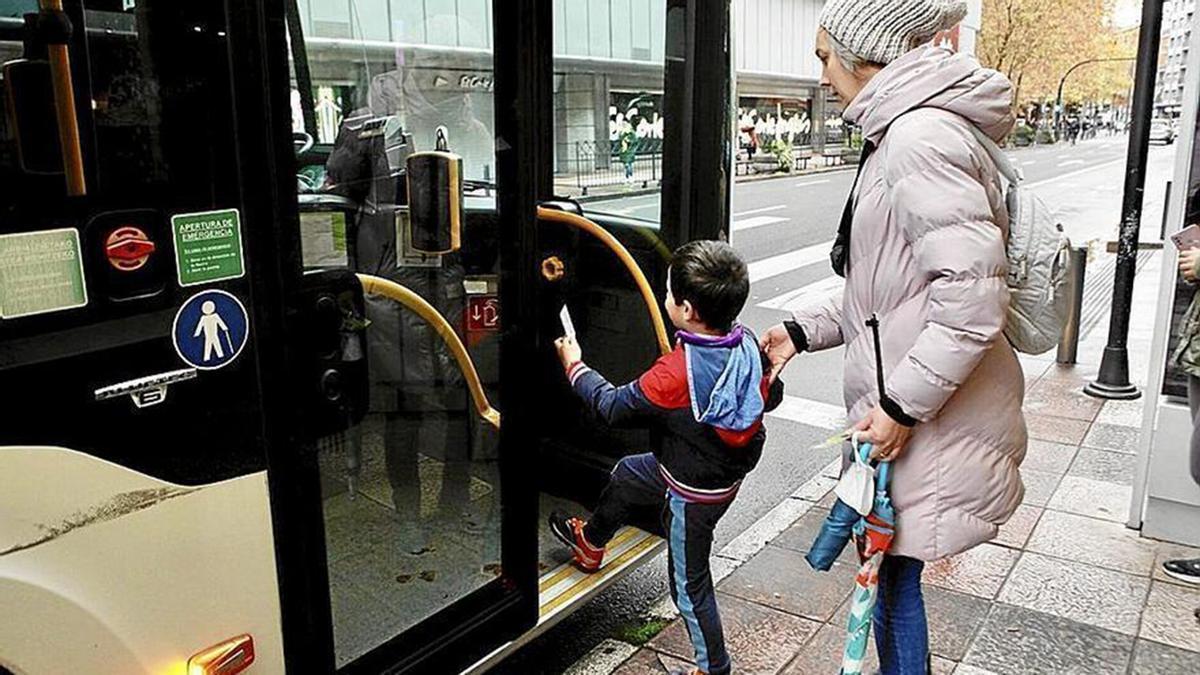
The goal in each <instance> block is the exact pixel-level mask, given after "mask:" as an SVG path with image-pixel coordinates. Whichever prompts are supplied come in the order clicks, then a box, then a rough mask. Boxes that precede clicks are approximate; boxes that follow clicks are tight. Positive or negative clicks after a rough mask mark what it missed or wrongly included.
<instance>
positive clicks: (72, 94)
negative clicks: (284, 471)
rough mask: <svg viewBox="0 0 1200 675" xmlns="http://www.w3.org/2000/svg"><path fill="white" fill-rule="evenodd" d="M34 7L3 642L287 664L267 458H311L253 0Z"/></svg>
mask: <svg viewBox="0 0 1200 675" xmlns="http://www.w3.org/2000/svg"><path fill="white" fill-rule="evenodd" d="M44 4H45V10H46V12H45V13H44V14H43V15H42V18H41V19H39V16H38V12H39V7H38V3H37V2H23V1H18V2H12V3H6V5H5V7H4V14H3V16H0V60H2V61H3V71H2V75H0V77H2V79H0V96H3V97H4V99H5V101H4V110H5V113H4V114H3V115H0V387H2V388H3V391H4V392H5V393H4V406H3V408H4V409H3V412H2V413H0V418H2V421H0V495H3V496H2V497H0V606H4V607H5V608H7V609H6V611H5V616H4V618H3V619H0V664H3V665H4V666H8V667H11V668H12V669H13V670H14V671H15V672H22V673H25V672H28V673H36V672H45V673H51V672H113V673H118V672H120V673H133V672H179V671H182V670H183V669H184V668H185V667H186V666H185V664H186V663H187V661H188V659H189V658H190V657H191V656H192V655H193V654H196V653H198V652H201V651H203V650H204V649H205V648H207V647H209V646H212V645H215V644H220V643H222V642H224V641H226V640H229V639H231V638H237V637H238V636H241V635H244V636H249V637H250V638H252V640H253V648H254V653H255V654H257V660H256V662H257V663H258V664H259V665H258V666H257V667H259V668H261V671H260V672H275V671H278V670H279V669H280V668H281V667H282V664H283V660H284V645H283V641H282V640H281V617H282V616H283V614H282V613H281V606H280V597H281V596H280V585H279V583H278V581H277V570H278V569H279V568H278V567H277V564H276V563H277V556H276V549H275V546H274V544H275V543H276V542H275V539H274V537H273V533H276V534H278V533H279V529H278V528H277V527H276V524H274V523H273V521H272V500H271V499H270V492H269V490H268V479H267V473H266V469H267V467H268V464H269V462H270V461H272V458H273V457H274V458H276V459H277V458H278V457H285V456H286V457H290V458H292V459H291V460H290V461H292V462H301V463H302V462H303V461H304V459H303V458H304V451H303V450H302V449H301V446H300V445H299V444H297V443H291V442H288V441H289V439H291V438H294V437H296V436H297V434H294V433H293V432H292V431H290V422H289V420H290V419H291V418H292V417H293V411H292V408H293V407H297V406H298V407H303V406H307V405H310V401H308V400H306V399H305V398H304V397H303V396H302V395H301V394H300V393H299V390H298V389H297V388H296V387H294V386H291V385H290V383H289V382H287V381H286V379H287V378H288V377H289V368H288V367H287V364H288V360H289V359H291V358H292V355H291V354H290V353H289V350H290V349H292V346H290V345H288V344H287V342H288V341H287V340H285V335H286V333H285V332H284V320H285V316H286V314H285V309H288V310H292V312H293V313H295V314H297V318H296V319H295V321H297V322H303V321H307V320H308V319H306V318H305V317H303V316H299V314H302V313H308V314H311V312H309V310H308V309H307V308H306V307H304V306H302V304H301V295H302V294H301V293H300V290H301V289H299V287H298V286H297V287H296V288H295V289H293V288H291V287H284V286H283V285H281V282H280V280H281V278H282V273H283V271H285V270H288V269H289V268H290V266H291V265H292V263H293V262H294V261H295V260H297V258H296V256H295V255H293V249H295V245H294V243H293V242H291V241H290V240H288V239H286V238H281V237H279V236H278V233H279V232H280V231H281V229H280V228H279V220H280V218H281V216H284V215H286V213H287V212H286V211H282V210H281V209H280V207H279V204H278V203H277V201H276V199H277V197H276V195H277V194H278V193H279V189H278V185H277V183H276V181H275V178H274V177H275V176H276V175H277V174H276V165H275V162H276V161H277V158H278V150H279V148H277V147H276V145H275V144H273V143H272V141H271V139H272V131H273V127H272V126H271V124H270V119H269V115H268V114H267V113H268V111H269V106H268V103H269V102H268V101H267V100H266V99H265V97H264V87H263V82H264V81H265V79H266V77H265V73H264V71H263V64H264V61H263V58H262V54H263V49H262V44H263V42H264V38H263V35H262V32H261V28H260V26H261V19H262V16H261V12H260V8H259V7H258V6H257V5H255V4H254V3H246V5H245V6H240V5H239V6H238V7H237V9H236V10H232V9H231V10H228V11H229V12H231V13H232V14H231V13H227V7H226V5H225V3H221V2H209V1H202V2H187V3H174V2H164V1H161V0H138V2H121V1H119V0H72V1H68V2H66V3H65V12H59V11H55V7H54V5H55V4H57V3H44ZM280 132H281V133H282V134H284V145H283V148H282V149H283V150H284V151H285V152H286V153H290V152H291V150H290V148H289V147H288V146H287V141H286V134H287V132H288V129H287V127H286V126H285V127H284V128H282V129H281V130H280ZM285 159H286V161H287V163H288V165H289V166H290V164H291V161H292V160H291V158H290V156H286V155H285ZM288 173H290V170H289V172H288ZM290 183H291V180H290V179H289V180H287V181H285V185H290ZM297 269H298V265H297ZM298 278H299V276H298V274H297V279H298ZM352 281H353V279H349V280H347V279H332V278H331V279H329V280H327V281H326V282H325V285H326V286H327V289H326V290H327V291H328V292H327V293H326V295H330V294H332V295H337V294H339V293H343V292H346V293H348V292H350V291H351V290H353V289H354V288H357V285H356V284H352V283H350V282H352ZM316 287H317V285H316V284H314V285H313V287H312V290H314V291H315V290H316ZM285 291H287V292H293V291H294V292H295V299H288V300H287V301H286V302H285V296H284V293H285ZM354 301H355V298H354V297H347V299H346V302H347V303H348V304H353V302H354ZM300 346H301V345H300V344H299V343H298V344H297V345H295V348H296V349H299V347H300ZM310 361H311V359H310ZM336 369H337V365H336V364H334V363H331V364H330V366H329V368H328V370H331V371H334V370H336ZM284 534H285V535H286V532H284ZM287 597H288V596H287V595H286V594H285V595H284V599H285V600H286V599H287ZM2 670H3V667H0V671H2Z"/></svg>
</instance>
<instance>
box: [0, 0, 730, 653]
mask: <svg viewBox="0 0 1200 675" xmlns="http://www.w3.org/2000/svg"><path fill="white" fill-rule="evenodd" d="M348 3H349V8H350V10H351V11H350V14H351V15H352V16H353V17H354V23H353V25H351V27H349V28H348V29H347V30H346V32H345V34H344V35H342V36H341V37H338V36H337V35H339V34H338V33H337V30H334V29H331V28H329V25H327V24H328V21H327V16H326V14H327V13H328V8H329V6H331V5H335V4H337V3H320V2H316V1H315V0H313V1H311V2H310V1H305V0H283V1H279V0H232V1H229V2H218V1H216V0H192V1H190V2H168V1H167V0H13V1H10V2H5V3H2V4H0V61H3V71H2V76H0V92H2V95H3V97H4V99H5V114H4V115H3V116H0V184H2V185H3V188H2V189H0V389H2V390H3V392H4V394H3V401H4V404H3V406H2V407H0V420H2V421H0V673H2V674H3V675H38V674H44V673H53V674H58V673H83V672H87V673H121V674H128V673H155V674H157V673H188V675H217V674H221V675H232V674H234V673H240V672H245V673H281V672H292V673H312V672H337V673H366V672H389V673H418V672H421V673H423V672H433V673H450V672H461V671H482V670H485V669H486V668H488V667H489V666H491V665H494V664H495V663H496V662H498V660H500V659H502V658H503V657H504V656H505V655H506V654H508V653H510V652H511V651H512V650H513V649H515V648H517V647H518V646H520V645H521V644H523V643H525V642H527V641H528V640H530V639H532V638H533V637H534V636H536V635H538V634H540V633H541V632H543V631H545V630H546V629H548V628H549V627H550V626H551V625H553V624H554V622H556V621H558V620H560V619H561V618H562V617H564V616H566V615H567V614H569V613H570V612H571V611H573V610H575V609H577V608H578V607H579V606H581V604H582V603H585V602H587V601H588V600H589V599H590V598H591V597H593V596H594V595H595V594H596V593H598V592H599V591H600V590H602V589H603V588H605V587H606V586H607V585H609V584H612V583H613V582H614V581H616V580H617V579H619V578H620V577H621V576H622V575H624V574H626V573H627V572H629V571H630V570H632V569H634V568H635V567H636V566H637V565H639V564H641V563H643V562H645V561H646V560H649V559H651V558H652V557H653V556H654V555H655V554H656V553H657V552H658V551H659V550H660V549H661V547H662V542H661V540H660V539H658V538H657V537H656V536H654V532H655V530H656V528H657V527H658V524H657V523H654V522H648V523H639V525H641V526H642V527H641V528H632V527H631V528H627V529H626V530H623V531H622V532H621V533H619V535H618V536H617V538H616V540H614V544H613V545H612V547H611V551H610V555H609V559H608V560H607V561H606V565H605V567H604V568H603V569H602V570H601V572H599V573H598V574H595V575H591V576H588V575H584V574H582V573H581V572H578V571H577V570H575V569H574V568H573V567H571V566H570V565H569V560H568V559H567V557H566V555H565V554H564V552H563V551H561V550H560V547H559V546H557V545H555V544H554V543H553V542H552V541H551V540H550V539H549V538H548V537H547V533H546V528H545V527H544V521H545V516H546V514H547V512H548V511H550V510H552V509H556V508H557V509H570V510H574V511H586V509H587V508H588V506H589V505H593V504H594V503H595V500H596V499H597V497H598V494H599V491H600V489H601V488H602V486H603V485H604V482H605V479H606V478H607V474H608V472H609V471H610V470H611V468H612V467H613V465H614V464H615V462H616V460H617V459H618V458H619V457H621V456H622V455H625V454H629V453H631V452H640V451H647V450H650V449H652V448H653V447H654V445H655V443H657V442H658V441H657V439H656V438H655V437H654V436H653V435H652V434H650V433H649V432H644V431H625V430H613V429H607V428H602V427H601V426H599V425H598V424H597V423H596V422H595V421H593V420H591V419H589V418H588V417H586V416H585V415H584V414H582V411H581V409H580V406H579V405H578V404H577V402H576V401H575V400H574V398H573V397H572V396H571V395H570V393H569V391H568V387H567V385H566V383H565V380H564V378H563V375H562V372H561V368H560V367H559V366H558V364H557V361H556V359H555V355H554V351H553V344H552V343H553V340H554V339H555V338H557V337H558V336H560V335H562V334H563V332H564V330H565V328H564V318H563V317H564V316H569V317H570V319H571V323H572V324H573V327H574V330H575V331H577V334H578V336H579V340H580V342H581V343H582V345H583V347H584V349H585V351H586V353H587V358H588V360H589V362H590V363H592V364H593V365H595V366H596V367H598V368H599V369H601V370H603V371H604V372H605V373H606V374H608V375H610V376H611V377H612V378H613V379H614V380H627V379H630V378H632V377H633V376H635V375H636V373H638V372H640V371H641V370H643V369H644V368H646V367H647V366H648V365H649V364H650V363H651V362H653V360H654V359H655V358H656V357H657V356H658V355H659V354H661V353H662V352H663V350H666V349H669V348H670V341H669V337H668V334H667V330H666V329H667V327H666V326H665V325H664V324H663V319H662V317H661V315H660V313H659V312H658V305H659V303H660V302H661V296H662V295H663V289H664V285H665V276H666V264H667V260H668V256H669V251H671V250H672V249H674V248H675V247H676V246H678V245H680V244H682V243H685V242H687V241H690V240H694V239H698V238H728V228H729V226H728V222H729V204H730V194H729V191H730V183H731V173H732V139H733V138H734V134H733V117H734V115H733V112H732V111H733V109H734V106H733V95H732V92H733V88H732V81H733V76H732V66H731V55H730V39H729V36H730V30H729V29H730V2H729V0H718V1H716V2H703V3H701V2H695V1H686V0H665V1H662V0H660V1H659V2H655V3H649V5H648V6H649V7H650V8H651V11H652V12H653V13H654V14H653V15H652V16H649V17H648V18H649V19H650V21H649V24H648V25H649V26H654V27H658V28H660V29H661V34H660V35H658V36H656V37H655V38H654V39H655V40H656V41H657V44H658V45H659V47H660V50H661V52H662V68H661V71H660V72H659V73H658V75H657V77H656V80H657V81H656V82H652V83H651V85H656V86H657V87H659V89H660V91H661V92H662V93H661V113H662V117H663V118H664V119H665V120H666V124H665V127H664V130H663V138H662V158H661V161H662V168H661V196H660V200H661V207H660V214H661V217H660V218H659V219H658V220H657V221H647V220H636V219H632V218H626V217H620V216H614V215H610V214H605V213H602V212H599V211H598V210H595V209H593V208H591V207H590V205H589V204H587V203H583V204H581V203H579V202H577V201H573V200H571V199H567V198H563V197H561V190H559V189H558V187H556V184H555V176H554V169H555V167H556V166H558V165H559V164H556V161H558V160H561V155H562V153H563V152H565V150H564V149H563V148H564V147H566V145H565V140H564V139H568V138H570V137H571V134H573V133H575V134H577V133H578V129H575V130H573V129H572V124H573V122H572V119H573V115H575V114H576V111H574V110H572V109H570V106H559V105H556V100H560V99H561V97H560V99H556V98H555V95H556V92H561V91H562V90H563V88H564V87H567V86H568V83H567V82H566V81H567V80H568V79H569V78H568V77H566V76H564V75H563V74H561V73H560V72H559V68H558V64H556V61H558V59H557V58H556V57H555V44H554V42H555V41H554V39H553V37H552V36H553V34H554V27H555V25H556V22H558V21H560V20H561V19H562V13H564V12H565V11H567V6H566V4H565V3H562V2H551V0H503V1H501V0H495V1H494V2H490V3H489V2H486V1H485V0H477V1H466V0H464V1H461V2H451V3H429V2H422V1H420V0H391V1H390V2H379V1H374V0H372V1H368V0H348ZM342 4H343V5H344V4H346V3H342ZM634 4H635V5H636V4H637V3H634ZM431 6H436V9H430V7H431ZM322 12H325V13H326V14H323V13H322ZM322 22H325V23H322ZM406 22H407V23H406ZM314 26H317V27H321V31H316V30H314V29H313V27H314ZM380 26H384V27H386V26H401V27H404V26H408V28H405V29H404V30H408V31H409V33H405V32H404V31H384V32H383V33H382V35H383V37H380V35H381V33H379V30H380V28H379V27H380ZM413 26H416V28H413ZM335 28H336V27H335ZM417 29H419V30H420V31H424V32H425V34H433V33H438V34H442V33H441V32H454V33H455V34H458V35H463V36H465V35H471V36H473V37H472V38H471V39H472V40H473V42H472V44H473V45H474V46H472V47H448V48H446V49H443V50H430V49H428V48H427V47H425V46H422V45H419V44H410V43H409V42H406V41H404V40H403V39H401V38H402V37H403V35H407V34H410V33H411V32H412V31H413V30H417ZM338 30H340V29H338ZM306 31H308V32H306ZM311 32H323V34H324V36H321V35H311V34H309V33H311ZM331 32H332V34H333V35H334V37H329V35H330V34H331ZM398 33H399V34H400V37H398V36H397V34H398ZM464 39H465V38H464ZM464 64H466V65H464ZM584 66H587V67H591V68H593V69H594V71H595V72H597V73H603V72H604V71H605V70H608V69H622V68H630V67H631V66H630V64H629V63H627V62H626V61H624V60H622V59H620V58H608V59H590V60H589V59H576V62H575V64H574V66H573V67H584ZM652 79H655V78H652ZM566 99H567V100H568V101H570V100H572V99H571V97H570V96H569V93H568V95H567V96H566ZM593 112H594V111H593ZM596 115H597V116H598V117H600V118H603V111H600V113H598V114H596ZM594 122H595V119H593V123H594ZM585 133H591V132H590V131H588V132H585ZM610 160H611V158H609V157H597V158H596V160H595V161H597V162H608V161H610ZM560 164H561V163H560Z"/></svg>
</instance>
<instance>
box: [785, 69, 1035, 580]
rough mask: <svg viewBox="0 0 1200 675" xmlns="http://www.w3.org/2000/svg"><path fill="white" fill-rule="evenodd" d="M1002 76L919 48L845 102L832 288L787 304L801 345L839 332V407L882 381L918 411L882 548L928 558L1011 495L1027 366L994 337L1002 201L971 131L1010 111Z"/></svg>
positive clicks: (971, 532) (942, 552)
mask: <svg viewBox="0 0 1200 675" xmlns="http://www.w3.org/2000/svg"><path fill="white" fill-rule="evenodd" d="M1011 102H1012V87H1011V84H1010V83H1009V81H1008V80H1007V79H1006V78H1005V77H1004V76H1003V75H1001V74H999V73H997V72H995V71H992V70H988V69H985V68H983V67H982V66H980V65H979V63H978V62H977V61H975V60H974V59H973V58H972V57H970V56H967V55H965V54H954V53H952V52H950V51H948V50H945V49H942V48H937V47H923V48H918V49H915V50H913V51H910V52H909V53H907V54H905V55H904V56H902V57H900V58H899V59H897V60H896V61H893V62H892V63H890V64H888V66H887V67H886V68H884V69H883V70H882V71H880V72H879V73H878V74H877V75H876V76H875V77H874V78H872V79H871V80H870V81H869V82H868V84H867V85H866V87H865V88H864V89H863V90H862V91H861V93H860V94H859V95H858V96H857V97H856V98H855V99H854V100H853V101H852V102H851V103H850V105H848V106H847V107H846V110H845V112H844V115H843V116H844V118H845V119H846V121H848V122H850V123H852V124H855V125H858V126H859V127H861V129H862V131H863V137H864V139H865V140H866V141H869V142H871V143H874V144H875V145H876V148H877V149H876V150H875V152H874V153H873V154H872V155H871V156H870V157H869V158H868V159H867V161H866V163H865V164H864V165H863V167H862V170H861V174H860V176H859V182H858V188H857V195H856V204H855V211H854V219H853V225H852V229H851V239H850V247H849V257H848V269H847V270H846V285H845V289H844V291H843V293H842V294H840V295H839V296H835V297H831V298H829V299H828V300H826V301H824V302H822V303H819V304H817V305H816V306H812V307H808V308H805V309H803V310H801V311H798V312H796V313H795V316H794V319H795V321H796V322H797V323H798V324H799V325H800V327H801V328H802V329H803V331H804V334H805V336H806V338H807V339H808V349H809V350H810V351H814V350H818V349H825V348H829V347H835V346H838V345H842V344H845V346H846V355H845V359H846V360H845V378H844V394H845V404H846V407H847V410H848V412H849V415H850V419H851V420H852V421H856V420H859V419H862V418H863V417H864V416H866V414H867V413H868V412H869V411H870V409H871V408H872V407H873V406H874V405H875V404H876V402H877V401H878V398H879V397H878V393H877V386H876V374H875V358H874V345H873V342H872V338H871V331H870V329H869V328H866V326H865V325H864V322H865V321H866V320H867V319H868V318H870V316H871V315H872V314H873V313H874V314H876V315H878V317H879V321H880V332H881V343H882V352H883V363H884V374H885V377H886V384H885V386H886V388H887V393H888V395H889V396H890V397H891V398H892V399H893V400H894V401H895V402H896V403H898V404H899V405H900V407H901V408H902V409H903V411H904V412H905V413H907V414H908V415H909V416H910V417H913V418H915V419H916V420H918V423H917V424H916V426H915V427H914V429H913V434H912V437H911V439H910V440H909V443H908V445H907V447H906V449H905V450H904V452H903V453H902V454H901V455H900V457H899V459H897V460H896V462H895V465H894V473H893V475H892V498H893V500H894V504H895V507H896V511H897V523H896V540H895V544H894V546H893V549H892V554H894V555H902V556H909V557H914V558H918V559H921V560H927V561H928V560H936V559H939V558H943V557H946V556H951V555H954V554H956V553H959V552H961V551H964V550H966V549H969V548H971V547H973V546H976V545H978V544H980V543H982V542H985V541H988V540H989V539H992V538H993V537H995V536H996V533H997V529H998V527H999V526H1000V525H1001V524H1003V523H1004V522H1005V521H1006V520H1007V519H1008V518H1009V516H1011V515H1012V513H1013V511H1014V510H1015V509H1016V508H1017V506H1018V505H1019V504H1020V503H1021V501H1022V498H1023V495H1024V486H1023V485H1022V483H1021V476H1020V472H1019V466H1020V464H1021V461H1022V460H1023V459H1024V456H1025V449H1026V444H1027V437H1026V430H1025V420H1024V418H1023V416H1022V413H1021V404H1022V401H1023V399H1024V395H1025V392H1024V376H1023V374H1022V371H1021V367H1020V364H1019V363H1018V361H1017V357H1016V355H1015V353H1014V352H1013V350H1012V348H1011V347H1010V346H1009V344H1008V343H1007V341H1006V340H1005V338H1004V336H1003V334H1002V333H1003V329H1004V320H1005V309H1006V307H1007V305H1008V290H1007V287H1006V285H1005V275H1006V273H1007V263H1006V258H1005V237H1006V236H1007V232H1008V214H1007V210H1006V207H1005V204H1004V197H1003V186H1002V185H1001V182H1000V178H999V176H998V174H997V170H996V167H995V165H994V163H993V162H992V161H991V159H990V158H989V157H988V155H987V153H986V151H985V150H984V149H983V147H982V146H981V145H980V144H979V141H978V140H977V139H976V138H975V137H974V136H973V134H972V132H971V129H970V127H969V126H968V125H975V126H976V127H978V128H979V129H980V130H982V131H983V132H984V133H985V134H987V135H988V136H990V137H991V138H993V139H996V140H999V139H1000V138H1002V137H1003V136H1004V135H1005V134H1007V133H1008V131H1009V130H1010V129H1011V127H1012V125H1013V117H1012V113H1011Z"/></svg>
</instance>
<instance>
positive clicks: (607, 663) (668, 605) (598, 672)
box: [564, 458, 842, 675]
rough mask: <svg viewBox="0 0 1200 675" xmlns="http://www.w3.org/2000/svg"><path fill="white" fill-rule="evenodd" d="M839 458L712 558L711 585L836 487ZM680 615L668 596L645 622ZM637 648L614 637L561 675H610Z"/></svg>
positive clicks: (726, 575) (798, 518)
mask: <svg viewBox="0 0 1200 675" xmlns="http://www.w3.org/2000/svg"><path fill="white" fill-rule="evenodd" d="M841 469H842V460H841V458H838V459H834V460H833V461H831V462H830V463H828V464H826V465H825V466H824V467H823V468H822V469H821V470H820V471H819V472H818V473H817V475H815V476H813V477H812V478H810V479H808V480H807V481H805V483H804V484H803V485H801V486H800V487H799V488H798V489H797V490H796V491H795V492H793V493H792V494H790V495H788V497H787V498H785V499H784V500H783V501H781V502H779V503H778V504H776V505H775V506H774V508H772V509H771V510H770V511H768V512H766V513H765V514H764V515H763V516H762V517H761V518H759V519H758V520H756V521H754V524H752V525H751V526H750V527H748V528H746V529H745V530H744V531H743V532H742V533H741V534H739V535H738V536H736V537H734V538H733V540H732V541H730V542H729V543H728V544H726V545H725V546H724V547H723V548H722V549H721V550H720V551H718V552H716V553H714V554H713V556H712V575H713V585H714V586H716V585H717V584H719V583H721V582H722V581H724V580H725V578H726V577H728V576H729V575H730V574H733V572H734V571H735V570H736V569H737V568H739V567H741V566H742V565H744V564H745V563H747V562H749V561H750V559H751V558H753V557H754V556H755V555H757V554H758V553H759V552H760V551H762V550H763V549H764V548H766V546H767V544H769V543H771V541H772V540H774V539H775V538H776V537H778V536H779V535H780V534H783V532H784V530H786V529H788V528H789V527H791V526H792V525H793V524H794V523H795V522H796V521H797V520H800V518H801V517H802V516H804V514H806V513H808V512H809V511H810V510H811V509H813V508H814V507H816V505H817V503H818V502H820V501H821V500H822V499H824V498H825V495H827V494H829V493H830V491H832V490H833V488H834V486H835V485H837V481H838V476H839V475H840V473H841ZM678 615H679V611H678V610H677V609H675V603H673V602H672V601H671V596H670V595H666V596H664V597H662V598H661V599H659V601H658V602H656V603H655V604H654V606H653V607H651V608H650V610H649V612H648V613H647V616H646V617H645V618H646V619H661V620H664V621H671V620H674V619H675V618H676V617H677V616H678ZM639 649H641V647H640V646H638V645H633V644H630V643H628V642H623V641H621V640H617V639H614V638H609V639H607V640H604V641H603V642H601V643H600V644H598V645H596V646H595V647H593V648H592V650H591V651H589V652H588V653H587V654H584V655H583V657H582V658H580V659H579V660H578V661H576V662H575V663H574V664H573V665H572V666H571V667H570V668H568V669H567V670H566V671H565V672H564V675H611V674H612V672H613V671H615V670H616V669H617V668H619V667H621V665H622V664H624V663H625V661H627V660H628V659H629V657H631V656H633V655H634V654H635V653H636V652H637V651H638V650H639Z"/></svg>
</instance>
